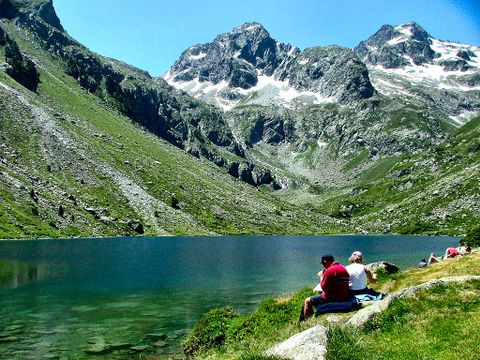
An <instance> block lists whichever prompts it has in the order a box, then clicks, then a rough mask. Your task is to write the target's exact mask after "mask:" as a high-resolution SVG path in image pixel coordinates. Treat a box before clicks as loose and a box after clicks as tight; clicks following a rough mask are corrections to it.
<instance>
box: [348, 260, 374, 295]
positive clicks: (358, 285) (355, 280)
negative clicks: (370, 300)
mask: <svg viewBox="0 0 480 360" xmlns="http://www.w3.org/2000/svg"><path fill="white" fill-rule="evenodd" d="M348 261H350V262H351V264H350V265H348V266H347V267H346V269H347V271H348V274H349V275H350V291H351V293H352V294H353V295H360V294H368V295H372V296H379V295H380V294H381V293H379V292H377V291H375V290H373V289H371V288H368V287H367V279H368V280H369V281H370V282H372V283H375V282H377V277H376V275H372V272H371V271H370V269H369V268H368V267H367V266H365V265H363V254H362V253H361V252H360V251H354V252H353V253H352V255H351V256H350V259H348Z"/></svg>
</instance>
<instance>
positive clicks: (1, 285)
mask: <svg viewBox="0 0 480 360" xmlns="http://www.w3.org/2000/svg"><path fill="white" fill-rule="evenodd" d="M47 275H48V272H47V266H46V264H36V263H28V262H23V261H16V260H0V289H5V288H10V289H14V288H17V287H19V286H22V285H25V284H29V283H31V282H34V281H40V280H43V279H46V278H47Z"/></svg>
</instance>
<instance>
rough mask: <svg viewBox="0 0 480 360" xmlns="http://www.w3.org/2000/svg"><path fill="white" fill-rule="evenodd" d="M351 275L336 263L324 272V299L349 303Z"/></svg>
mask: <svg viewBox="0 0 480 360" xmlns="http://www.w3.org/2000/svg"><path fill="white" fill-rule="evenodd" d="M349 282H350V275H349V273H348V271H347V269H346V268H345V266H343V265H341V264H339V263H338V262H334V263H333V264H332V265H330V266H329V268H328V269H326V270H325V271H324V272H323V278H322V289H323V298H324V299H325V300H327V301H347V300H348V299H349V296H350V289H349Z"/></svg>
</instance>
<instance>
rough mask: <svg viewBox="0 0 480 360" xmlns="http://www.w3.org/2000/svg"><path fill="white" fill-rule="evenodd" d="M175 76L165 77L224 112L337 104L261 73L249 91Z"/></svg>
mask: <svg viewBox="0 0 480 360" xmlns="http://www.w3.org/2000/svg"><path fill="white" fill-rule="evenodd" d="M176 75H178V74H173V73H171V72H170V71H168V72H167V73H165V74H164V75H163V76H162V77H163V78H164V79H165V80H166V81H167V82H168V83H169V84H170V85H171V86H173V87H174V88H176V89H179V90H183V91H185V92H188V93H189V94H191V95H193V96H194V97H195V98H197V99H201V100H203V101H205V102H208V103H210V104H212V105H216V106H218V107H220V108H222V109H223V110H224V111H228V110H231V109H232V108H234V107H235V106H237V105H239V104H245V103H249V104H258V105H265V104H270V105H281V106H284V107H286V108H292V107H294V106H295V104H323V103H327V102H334V101H335V100H334V99H333V98H330V97H323V96H321V95H320V94H319V93H316V92H312V91H299V90H297V89H295V88H294V87H292V86H291V85H290V84H289V82H288V81H281V80H277V79H275V78H274V77H273V76H266V75H262V73H261V72H258V82H257V85H255V86H254V87H252V88H250V89H242V88H235V89H231V88H230V87H229V85H228V82H227V81H225V80H223V81H221V82H219V83H217V84H214V83H212V82H209V81H200V80H199V79H198V78H195V79H193V80H191V81H174V78H175V76H176ZM223 92H226V93H230V94H235V95H236V96H235V99H228V98H226V97H224V96H222V95H223Z"/></svg>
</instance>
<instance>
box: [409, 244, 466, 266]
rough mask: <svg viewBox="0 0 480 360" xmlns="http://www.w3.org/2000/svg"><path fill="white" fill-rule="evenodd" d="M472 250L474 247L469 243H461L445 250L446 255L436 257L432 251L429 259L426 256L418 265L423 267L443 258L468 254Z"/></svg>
mask: <svg viewBox="0 0 480 360" xmlns="http://www.w3.org/2000/svg"><path fill="white" fill-rule="evenodd" d="M471 252H472V249H471V247H470V246H468V245H466V246H464V245H460V246H459V247H454V246H449V247H448V248H447V250H445V255H443V256H440V257H436V256H435V254H434V253H431V254H430V257H429V258H428V261H427V260H426V259H425V258H423V259H422V260H420V262H419V263H418V267H419V268H423V267H426V266H428V265H430V264H433V263H437V262H440V261H442V260H446V259H452V258H454V257H457V256H463V255H468V254H470V253H471Z"/></svg>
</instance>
